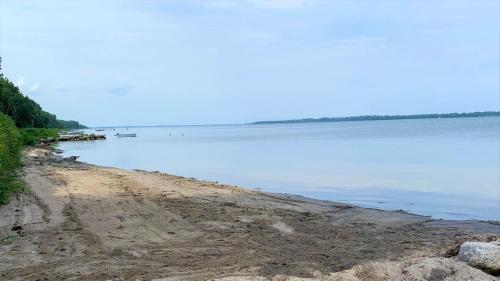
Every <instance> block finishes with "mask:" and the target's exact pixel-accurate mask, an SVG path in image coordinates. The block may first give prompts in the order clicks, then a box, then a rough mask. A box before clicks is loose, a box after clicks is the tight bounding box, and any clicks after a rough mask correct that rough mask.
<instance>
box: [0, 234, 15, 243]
mask: <svg viewBox="0 0 500 281" xmlns="http://www.w3.org/2000/svg"><path fill="white" fill-rule="evenodd" d="M16 239H17V236H16V235H9V236H5V237H4V238H2V239H0V245H7V244H9V243H10V242H12V241H14V240H16Z"/></svg>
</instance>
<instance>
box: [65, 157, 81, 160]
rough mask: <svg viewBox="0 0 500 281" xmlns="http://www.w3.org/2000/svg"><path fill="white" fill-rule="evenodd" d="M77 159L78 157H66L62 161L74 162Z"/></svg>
mask: <svg viewBox="0 0 500 281" xmlns="http://www.w3.org/2000/svg"><path fill="white" fill-rule="evenodd" d="M78 157H80V156H70V157H66V158H64V159H66V160H69V161H76V159H78Z"/></svg>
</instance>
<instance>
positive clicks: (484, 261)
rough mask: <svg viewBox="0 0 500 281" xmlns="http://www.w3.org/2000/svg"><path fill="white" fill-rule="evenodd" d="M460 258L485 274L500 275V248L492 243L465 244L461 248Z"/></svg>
mask: <svg viewBox="0 0 500 281" xmlns="http://www.w3.org/2000/svg"><path fill="white" fill-rule="evenodd" d="M458 258H459V259H460V260H462V261H464V262H466V263H467V264H469V265H470V266H473V267H475V268H479V269H481V270H484V271H485V272H488V273H491V274H499V273H500V246H497V245H494V244H492V243H483V242H465V243H463V244H462V246H460V251H459V252H458Z"/></svg>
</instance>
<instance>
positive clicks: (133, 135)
mask: <svg viewBox="0 0 500 281" xmlns="http://www.w3.org/2000/svg"><path fill="white" fill-rule="evenodd" d="M115 136H117V137H119V138H135V137H137V134H120V133H118V134H116V135H115Z"/></svg>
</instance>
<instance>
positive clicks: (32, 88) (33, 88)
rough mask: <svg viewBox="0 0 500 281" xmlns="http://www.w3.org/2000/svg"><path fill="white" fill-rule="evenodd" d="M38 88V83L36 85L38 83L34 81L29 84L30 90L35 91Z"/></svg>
mask: <svg viewBox="0 0 500 281" xmlns="http://www.w3.org/2000/svg"><path fill="white" fill-rule="evenodd" d="M39 88H40V85H38V83H35V84H33V85H31V87H30V90H31V91H32V92H36V91H38V89H39Z"/></svg>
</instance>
